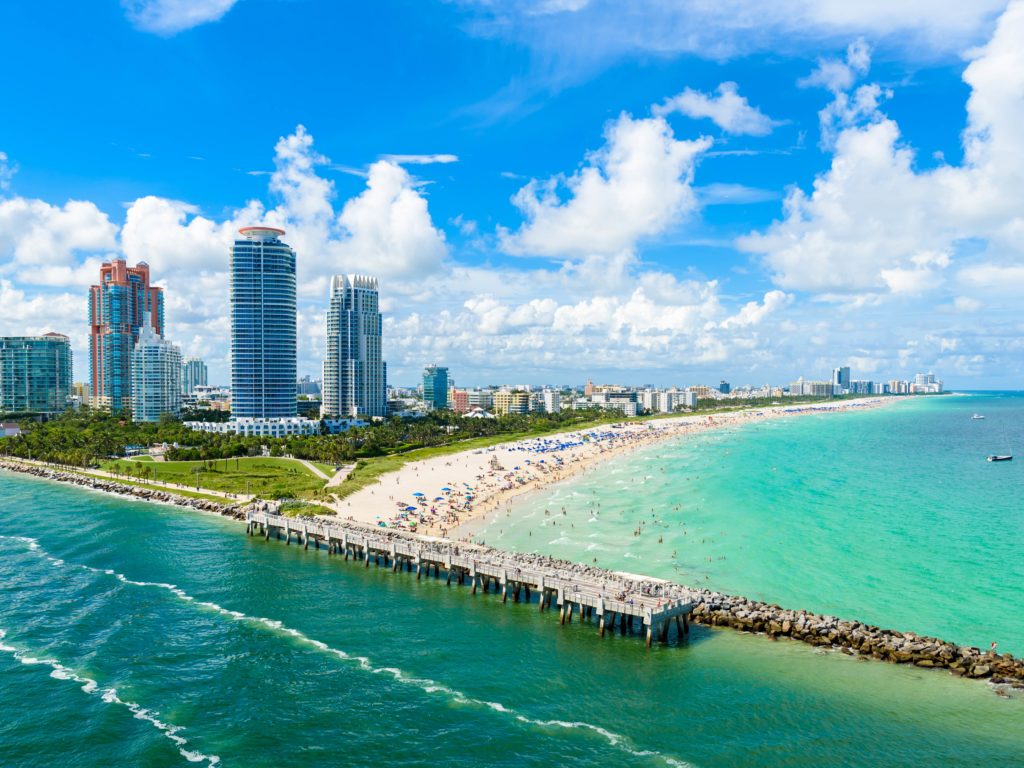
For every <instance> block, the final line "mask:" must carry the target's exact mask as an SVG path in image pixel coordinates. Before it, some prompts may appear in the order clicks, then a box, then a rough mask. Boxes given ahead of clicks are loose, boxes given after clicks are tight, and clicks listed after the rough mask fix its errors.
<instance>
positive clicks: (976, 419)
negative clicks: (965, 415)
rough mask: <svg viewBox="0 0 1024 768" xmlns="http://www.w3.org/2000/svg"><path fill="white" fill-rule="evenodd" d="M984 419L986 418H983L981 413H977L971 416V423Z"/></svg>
mask: <svg viewBox="0 0 1024 768" xmlns="http://www.w3.org/2000/svg"><path fill="white" fill-rule="evenodd" d="M984 418H985V417H984V416H982V415H981V414H980V413H976V414H974V415H973V416H971V421H978V420H979V419H984Z"/></svg>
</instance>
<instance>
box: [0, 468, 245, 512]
mask: <svg viewBox="0 0 1024 768" xmlns="http://www.w3.org/2000/svg"><path fill="white" fill-rule="evenodd" d="M0 469H7V470H10V471H12V472H21V473H22V474H26V475H33V476H35V477H42V478H45V479H47V480H56V481H57V482H61V483H71V484H72V485H78V486H81V487H83V488H90V489H92V490H96V491H104V492H106V493H116V494H118V495H119V496H130V497H132V498H134V499H139V500H140V501H159V502H163V503H166V504H175V505H177V506H179V507H188V508H190V509H195V510H199V511H201V512H215V513H216V514H218V515H224V516H226V517H233V518H236V519H238V520H244V519H245V507H244V506H243V505H241V504H229V503H227V502H225V503H224V504H221V503H219V502H216V501H210V500H207V499H196V498H192V497H191V496H182V495H180V494H177V493H172V492H171V491H160V490H155V489H151V488H142V487H140V486H137V485H128V484H127V483H119V482H117V481H116V480H108V479H106V478H100V477H89V476H87V475H82V474H78V473H77V472H64V471H62V470H59V469H54V468H52V467H45V466H40V465H37V464H26V463H22V462H17V461H0Z"/></svg>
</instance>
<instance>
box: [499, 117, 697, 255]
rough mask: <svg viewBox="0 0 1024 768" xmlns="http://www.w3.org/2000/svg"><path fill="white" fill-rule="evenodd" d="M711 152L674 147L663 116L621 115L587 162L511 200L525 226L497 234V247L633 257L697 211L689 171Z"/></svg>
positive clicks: (684, 144)
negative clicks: (643, 243) (646, 240)
mask: <svg viewBox="0 0 1024 768" xmlns="http://www.w3.org/2000/svg"><path fill="white" fill-rule="evenodd" d="M709 146H711V140H710V139H707V138H701V139H696V140H694V141H679V140H677V139H676V138H675V137H674V135H673V133H672V129H671V128H670V127H669V125H668V123H666V122H665V120H664V118H662V117H652V118H645V119H634V118H633V117H631V116H630V115H628V114H625V113H623V114H622V115H620V116H619V118H618V119H617V120H613V121H611V122H610V123H608V125H607V126H606V128H605V145H604V146H603V147H602V148H601V149H600V150H597V151H595V152H592V153H590V154H588V155H587V158H586V163H585V165H584V166H583V168H581V169H580V170H579V171H577V172H576V173H574V174H573V175H572V176H568V177H553V178H551V179H548V180H547V181H543V182H541V181H537V180H533V181H531V182H530V183H528V184H527V185H526V186H524V187H522V188H521V189H520V190H519V191H518V192H517V193H516V194H515V196H514V197H513V198H512V202H513V203H515V205H516V207H517V208H519V209H520V211H522V213H523V216H524V218H525V219H526V221H525V223H524V224H523V225H522V226H521V227H520V228H519V230H517V231H516V232H509V231H507V230H500V231H499V235H500V240H501V244H502V248H503V249H504V250H505V251H507V252H508V253H512V254H518V255H536V256H549V257H586V256H592V255H614V254H620V253H622V252H625V251H631V250H632V249H633V248H635V247H636V244H637V242H638V240H640V239H641V238H643V237H650V236H653V235H657V234H659V233H661V232H663V231H664V230H665V229H666V228H667V227H669V226H671V225H673V224H675V223H676V222H678V221H679V220H680V219H681V218H682V217H683V216H685V215H686V214H687V213H690V212H692V211H693V210H694V209H695V208H696V206H697V200H696V196H695V195H694V193H693V189H692V187H691V183H692V180H693V171H694V166H695V164H696V162H697V158H698V157H699V156H700V154H701V153H702V152H704V151H705V150H706V149H707V148H708V147H709ZM563 190H564V193H565V196H566V199H564V200H563V199H562V197H560V193H562V192H563Z"/></svg>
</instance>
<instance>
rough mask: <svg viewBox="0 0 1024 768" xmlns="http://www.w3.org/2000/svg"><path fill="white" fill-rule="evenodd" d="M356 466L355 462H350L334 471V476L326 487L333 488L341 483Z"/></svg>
mask: <svg viewBox="0 0 1024 768" xmlns="http://www.w3.org/2000/svg"><path fill="white" fill-rule="evenodd" d="M355 467H356V465H355V464H348V465H346V466H344V467H342V468H341V469H339V470H338V471H337V472H335V473H334V477H332V478H331V479H330V480H328V481H327V485H326V486H324V487H325V488H333V487H334V486H336V485H341V484H342V483H343V482H344V481H345V478H346V477H348V473H349V472H351V471H352V470H353V469H355Z"/></svg>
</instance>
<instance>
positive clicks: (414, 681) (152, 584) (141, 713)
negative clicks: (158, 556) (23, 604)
mask: <svg viewBox="0 0 1024 768" xmlns="http://www.w3.org/2000/svg"><path fill="white" fill-rule="evenodd" d="M0 539H8V540H16V541H18V542H20V543H22V544H25V545H26V546H27V547H28V548H29V549H30V550H32V551H34V552H37V553H38V554H40V555H41V556H43V557H45V558H46V559H47V560H49V561H50V562H51V563H54V564H55V563H57V561H58V560H59V558H56V557H53V556H52V555H50V554H49V553H47V552H46V551H45V550H43V549H42V548H41V547H40V545H39V542H38V541H37V540H36V539H30V538H27V537H17V536H2V535H0ZM59 567H65V568H79V569H82V570H86V571H89V572H92V573H96V574H102V575H104V576H112V577H114V578H115V579H117V580H118V581H120V582H121V583H122V584H125V585H128V586H133V587H140V588H144V589H161V590H164V591H166V592H168V593H170V594H172V595H174V596H175V597H176V598H178V599H179V600H182V601H183V602H187V603H191V604H193V605H195V606H196V607H197V608H201V609H203V610H208V611H210V612H212V613H215V614H218V615H221V616H224V617H226V618H230V619H231V620H233V621H240V622H245V623H247V624H250V625H252V626H257V627H264V628H266V629H267V630H270V631H273V632H276V633H279V634H283V635H285V636H288V637H291V638H293V639H294V640H295V641H297V642H299V643H302V644H303V645H306V646H308V647H311V648H315V649H317V650H318V651H321V652H323V653H326V654H328V655H331V656H334V657H335V658H338V659H341V660H343V661H346V662H351V663H354V664H356V665H357V666H358V667H359V669H361V670H362V671H364V672H368V673H370V674H374V675H389V676H391V677H392V678H393V679H394V680H395V681H396V682H397V683H400V684H402V685H407V686H410V687H415V688H418V689H420V690H421V691H423V692H424V693H427V694H440V695H443V696H446V697H447V698H448V699H449V700H450V701H452V702H454V703H457V704H462V705H466V706H472V707H479V708H483V709H487V710H490V711H492V712H496V713H499V714H501V715H505V716H510V717H512V718H513V719H515V720H516V721H517V722H520V723H523V724H524V725H529V726H532V727H535V728H540V729H550V728H560V729H566V730H581V731H586V732H589V733H593V734H595V735H597V736H600V737H602V738H603V739H604V740H605V741H606V742H607V743H608V745H609V746H611V747H614V748H616V749H619V750H621V751H622V752H624V753H626V754H629V755H632V756H634V757H651V758H655V759H659V760H661V761H662V762H664V763H665V764H666V765H670V766H674V768H694V766H692V764H691V763H686V762H683V761H681V760H678V759H677V758H674V757H671V756H669V755H665V754H662V753H660V752H656V751H653V750H642V749H636V748H634V747H633V746H632V745H631V743H630V741H629V739H628V738H627V737H625V736H622V735H620V734H617V733H615V732H613V731H609V730H607V729H606V728H602V727H601V726H598V725H594V724H592V723H586V722H578V721H567V720H538V719H536V718H532V717H529V716H527V715H524V714H522V713H520V712H518V711H516V710H515V709H512V708H510V707H506V706H505V705H504V704H501V703H500V702H496V701H487V700H485V699H477V698H473V697H472V696H468V695H467V694H465V693H463V692H462V691H459V690H456V689H454V688H450V687H448V686H446V685H444V684H443V683H439V682H438V681H436V680H432V679H430V678H421V677H415V676H411V675H408V674H407V673H406V672H404V671H402V670H401V669H398V668H397V667H378V666H375V665H374V664H373V662H372V661H371V660H370V659H369V658H367V657H366V656H356V655H353V654H350V653H348V652H347V651H343V650H341V649H340V648H334V647H332V646H330V645H328V644H327V643H324V642H323V641H321V640H316V639H315V638H311V637H309V636H308V635H306V634H305V633H304V632H302V631H300V630H298V629H294V628H292V627H288V626H286V625H285V624H284V623H283V622H281V621H278V620H277V619H271V618H267V617H263V616H250V615H248V614H245V613H242V612H241V611H235V610H231V609H229V608H225V607H224V606H221V605H218V604H217V603H213V602H209V601H201V600H197V599H196V598H195V597H193V596H192V595H190V594H188V593H187V592H185V591H184V590H183V589H181V588H179V587H178V586H176V585H174V584H169V583H167V582H159V581H137V580H135V579H130V578H128V577H127V576H125V575H124V574H122V573H118V572H117V571H114V570H111V569H100V568H93V567H92V566H89V565H83V564H81V563H66V562H64V561H63V560H61V561H60V566H59ZM4 634H5V633H4V632H3V630H0V642H2V640H3V638H4ZM6 647H7V646H0V650H4V649H6ZM16 653H17V651H16ZM23 663H29V662H27V661H24V662H23ZM62 669H66V668H63V667H62ZM69 672H70V671H69ZM71 674H73V673H71ZM71 679H74V680H76V681H78V682H81V683H82V690H83V691H86V693H95V692H96V691H97V690H100V689H99V686H98V684H97V683H96V681H94V680H90V679H88V678H80V677H77V676H75V677H72V678H71ZM87 687H88V688H89V690H86V688H87ZM101 693H102V696H103V700H104V701H106V702H108V703H115V704H121V705H122V706H125V707H127V708H128V709H129V710H131V711H132V712H133V713H134V714H135V716H136V717H138V718H139V719H143V720H147V721H149V722H150V723H152V724H153V725H154V726H155V727H157V728H158V729H159V730H161V731H162V732H163V733H164V735H165V736H166V737H167V738H169V739H171V740H172V741H174V742H175V744H177V745H178V751H179V753H181V755H182V757H184V758H185V759H186V760H188V761H189V762H202V761H204V760H205V761H207V764H208V765H209V766H214V765H217V764H218V763H219V762H220V758H219V757H217V756H216V755H212V756H208V755H204V754H202V753H199V752H193V751H190V750H187V749H185V747H186V746H187V742H186V741H185V739H184V737H182V736H179V735H178V733H179V731H181V730H182V727H181V726H174V725H167V724H165V723H162V722H161V721H159V720H157V719H156V717H155V713H151V711H150V710H147V709H143V708H142V707H140V706H139V705H138V704H134V703H132V702H126V701H122V700H121V699H120V698H119V697H118V696H117V691H116V689H114V688H107V689H102V691H101Z"/></svg>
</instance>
